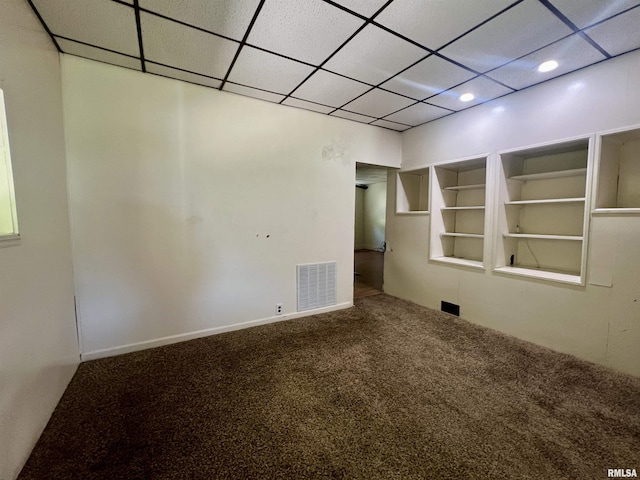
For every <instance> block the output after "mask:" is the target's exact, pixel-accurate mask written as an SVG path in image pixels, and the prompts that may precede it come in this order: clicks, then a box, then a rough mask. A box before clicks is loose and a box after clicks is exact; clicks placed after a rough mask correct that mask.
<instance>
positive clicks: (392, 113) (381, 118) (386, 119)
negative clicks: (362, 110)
mask: <svg viewBox="0 0 640 480" xmlns="http://www.w3.org/2000/svg"><path fill="white" fill-rule="evenodd" d="M416 105H425V104H424V103H423V102H416V103H414V104H412V105H407V106H406V107H402V108H399V109H398V110H396V111H395V112H391V113H387V114H386V115H385V116H384V117H380V118H378V120H384V121H386V122H393V123H400V124H402V125H408V124H407V123H402V122H398V121H395V120H389V119H388V118H387V117H388V116H390V115H395V114H396V113H398V112H401V111H403V110H406V109H407V108H410V107H414V106H416ZM429 106H431V107H438V106H437V105H430V104H429ZM438 108H440V109H442V110H446V111H447V112H450V111H451V110H449V109H448V108H444V107H438ZM438 118H439V117H438ZM409 126H411V127H412V126H413V125H409Z"/></svg>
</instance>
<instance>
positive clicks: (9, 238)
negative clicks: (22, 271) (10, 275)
mask: <svg viewBox="0 0 640 480" xmlns="http://www.w3.org/2000/svg"><path fill="white" fill-rule="evenodd" d="M0 168H1V169H3V170H4V173H5V174H6V180H7V182H6V185H0V188H3V189H5V188H6V192H7V197H8V199H9V205H8V208H9V210H10V212H9V215H10V217H11V224H12V231H11V232H9V233H4V234H3V233H0V248H2V247H10V246H14V245H19V244H20V231H19V229H18V215H17V208H16V195H15V186H14V179H13V169H12V166H11V150H10V147H9V130H8V127H7V112H6V108H5V102H4V92H3V90H2V89H1V88H0ZM6 207H7V205H4V206H0V208H6Z"/></svg>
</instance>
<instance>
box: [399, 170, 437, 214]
mask: <svg viewBox="0 0 640 480" xmlns="http://www.w3.org/2000/svg"><path fill="white" fill-rule="evenodd" d="M396 213H400V214H417V215H420V214H427V213H429V167H426V168H421V169H418V170H411V171H406V172H398V173H397V177H396Z"/></svg>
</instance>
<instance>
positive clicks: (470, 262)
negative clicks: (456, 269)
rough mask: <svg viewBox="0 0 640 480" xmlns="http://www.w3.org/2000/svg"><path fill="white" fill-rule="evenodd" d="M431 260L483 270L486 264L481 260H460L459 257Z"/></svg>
mask: <svg viewBox="0 0 640 480" xmlns="http://www.w3.org/2000/svg"><path fill="white" fill-rule="evenodd" d="M431 260H434V261H436V262H442V263H452V264H454V265H461V266H463V267H472V268H482V269H484V264H483V263H482V261H480V260H471V259H470V258H458V257H434V258H432V259H431Z"/></svg>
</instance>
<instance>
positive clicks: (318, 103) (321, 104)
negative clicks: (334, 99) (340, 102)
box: [278, 93, 336, 108]
mask: <svg viewBox="0 0 640 480" xmlns="http://www.w3.org/2000/svg"><path fill="white" fill-rule="evenodd" d="M280 95H284V94H283V93H281V94H280ZM287 98H291V99H292V100H301V101H303V102H308V103H313V104H315V105H319V106H321V107H327V108H336V107H334V106H333V105H327V104H326V103H320V102H315V101H313V100H307V99H306V98H302V97H295V96H293V95H290V96H288V97H285V98H283V99H282V100H281V101H280V102H278V103H282V102H283V101H284V100H286V99H287Z"/></svg>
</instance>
